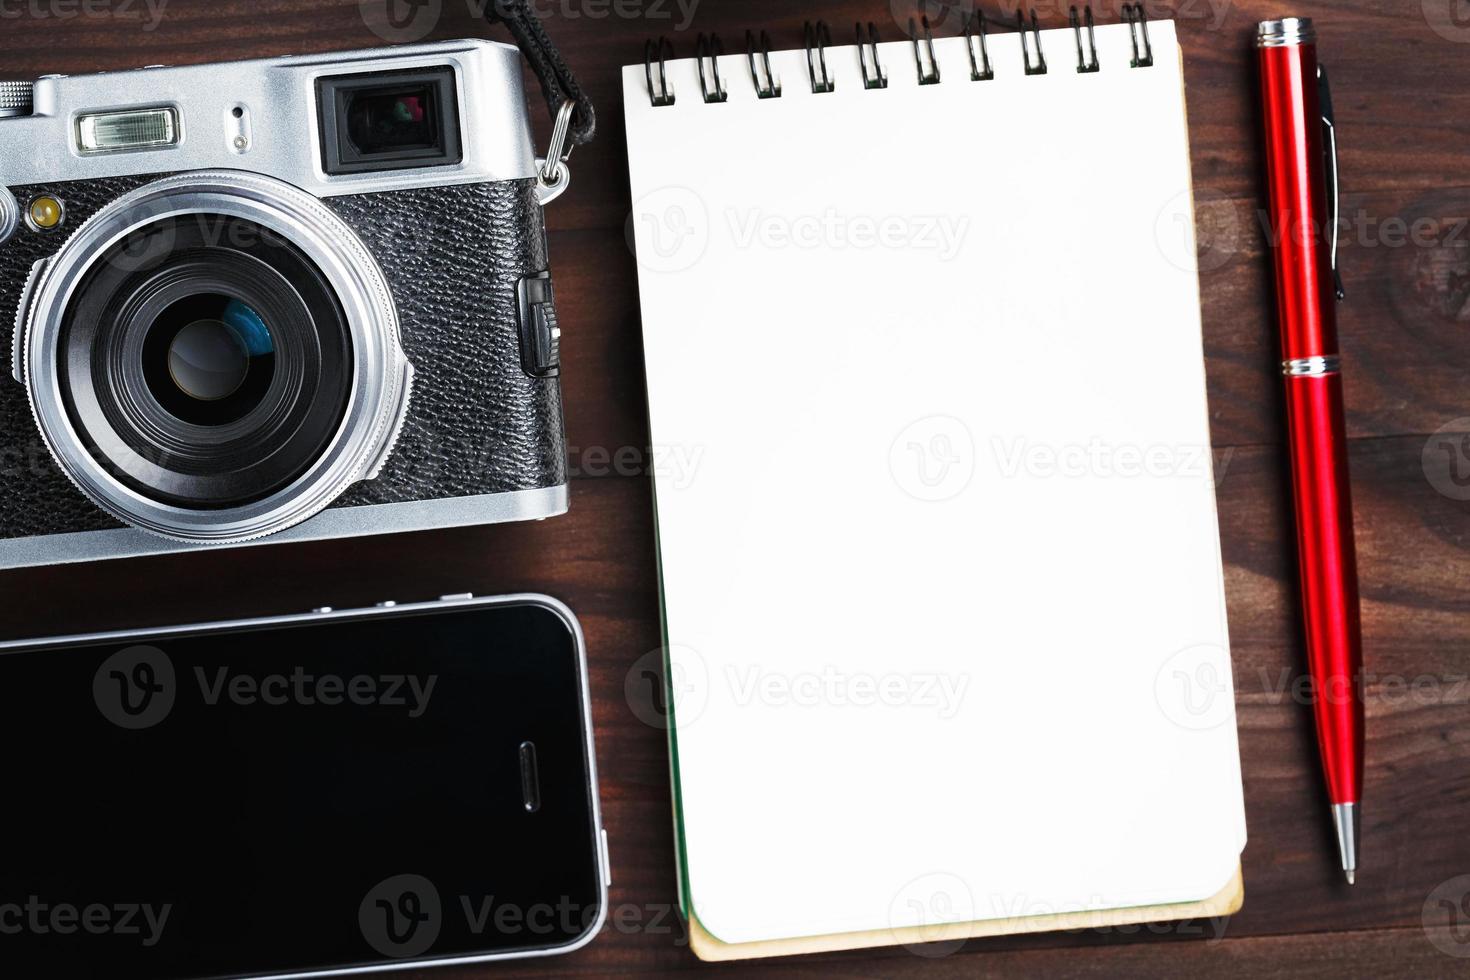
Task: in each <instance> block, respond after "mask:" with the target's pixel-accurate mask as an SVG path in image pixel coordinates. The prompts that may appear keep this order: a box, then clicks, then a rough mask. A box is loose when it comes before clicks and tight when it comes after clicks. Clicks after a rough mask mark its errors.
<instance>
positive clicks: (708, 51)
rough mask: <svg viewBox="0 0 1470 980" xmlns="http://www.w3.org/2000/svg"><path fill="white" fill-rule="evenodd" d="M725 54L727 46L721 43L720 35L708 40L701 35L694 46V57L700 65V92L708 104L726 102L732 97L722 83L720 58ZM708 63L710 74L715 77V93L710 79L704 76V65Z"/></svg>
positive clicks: (713, 35) (712, 36)
mask: <svg viewBox="0 0 1470 980" xmlns="http://www.w3.org/2000/svg"><path fill="white" fill-rule="evenodd" d="M724 53H725V45H724V44H723V43H721V41H720V35H718V34H711V35H710V36H709V37H708V38H706V37H705V36H704V35H703V34H700V35H699V40H698V41H696V42H695V44H694V57H695V60H696V61H697V62H698V63H699V90H700V91H701V92H702V93H704V101H705V102H706V103H709V102H724V101H725V100H726V99H728V98H729V97H730V93H729V92H727V91H725V83H724V82H722V81H720V62H719V57H720V55H722V54H724ZM706 61H708V62H709V65H710V74H711V75H712V76H714V80H715V88H714V91H713V92H711V91H710V87H709V79H707V78H706V77H705V75H704V63H705V62H706Z"/></svg>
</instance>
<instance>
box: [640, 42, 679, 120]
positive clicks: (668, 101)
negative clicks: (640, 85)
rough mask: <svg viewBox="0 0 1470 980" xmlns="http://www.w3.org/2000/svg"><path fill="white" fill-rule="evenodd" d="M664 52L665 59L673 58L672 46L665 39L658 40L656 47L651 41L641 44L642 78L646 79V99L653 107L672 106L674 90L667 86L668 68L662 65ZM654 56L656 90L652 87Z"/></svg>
mask: <svg viewBox="0 0 1470 980" xmlns="http://www.w3.org/2000/svg"><path fill="white" fill-rule="evenodd" d="M665 51H667V52H668V55H667V57H669V58H672V57H673V56H674V45H673V44H671V43H670V42H669V39H668V38H666V37H661V38H659V39H658V44H657V45H656V46H655V44H654V42H653V41H644V42H643V77H644V78H646V79H648V98H649V99H650V100H651V101H652V102H653V104H654V106H655V107H662V106H666V105H673V104H674V89H673V86H671V85H670V84H669V69H668V66H667V65H666V64H664V58H665V54H664V52H665ZM655 54H657V56H658V87H657V88H654V86H653V59H654V55H655Z"/></svg>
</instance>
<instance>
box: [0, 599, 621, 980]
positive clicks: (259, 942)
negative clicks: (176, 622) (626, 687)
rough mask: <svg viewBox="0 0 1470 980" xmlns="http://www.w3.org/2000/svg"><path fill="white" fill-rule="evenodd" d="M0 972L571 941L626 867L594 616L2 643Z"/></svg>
mask: <svg viewBox="0 0 1470 980" xmlns="http://www.w3.org/2000/svg"><path fill="white" fill-rule="evenodd" d="M0 744H3V745H4V746H5V756H6V761H5V766H4V785H5V800H6V806H5V807H4V808H3V810H0V847H3V853H4V855H5V857H4V859H3V860H0V976H16V977H20V976H66V977H87V976H99V977H100V976H106V977H148V978H156V980H176V978H195V977H200V978H204V977H244V976H250V977H255V976H261V977H317V976H329V975H344V974H354V973H365V972H372V971H378V970H384V969H391V968H394V967H397V966H408V965H412V966H415V967H417V966H428V965H433V964H465V963H476V962H482V961H486V960H495V959H503V958H512V957H525V956H540V955H548V954H553V953H563V952H568V951H570V950H574V949H577V948H579V947H580V946H582V945H584V944H586V943H587V942H589V941H590V940H591V939H592V937H593V936H594V935H596V933H597V932H598V931H599V930H600V929H601V927H602V924H603V921H604V919H605V916H606V908H607V888H608V885H609V883H610V874H609V869H608V858H607V843H606V842H607V838H606V835H605V833H604V832H603V829H602V822H601V814H600V810H599V806H598V795H597V776H596V766H595V757H594V753H593V742H592V727H591V723H590V707H589V700H588V688H587V655H586V648H585V645H584V643H583V639H582V631H581V628H580V626H579V625H578V623H577V620H576V618H575V617H574V616H573V615H572V613H571V611H570V610H569V609H567V607H566V606H564V605H562V604H561V603H559V602H557V601H556V600H554V599H550V598H547V597H545V596H512V597H506V598H495V599H475V598H472V597H468V596H463V597H446V598H444V599H441V600H439V601H437V602H428V603H419V604H413V605H394V604H393V603H383V604H381V605H379V606H376V607H374V608H371V609H353V610H340V611H338V610H331V609H320V610H317V611H316V612H313V613H308V614H304V615H298V616H285V617H278V618H270V619H259V620H250V621H242V622H226V623H208V624H201V625H195V626H184V627H171V628H167V629H154V630H138V631H129V632H120V633H108V634H102V635H94V636H78V637H66V638H61V639H50V640H41V641H27V642H20V643H3V644H0Z"/></svg>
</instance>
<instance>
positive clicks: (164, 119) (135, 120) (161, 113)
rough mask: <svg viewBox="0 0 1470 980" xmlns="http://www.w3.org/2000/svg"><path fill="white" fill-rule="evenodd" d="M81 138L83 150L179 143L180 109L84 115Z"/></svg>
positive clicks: (79, 131) (111, 150)
mask: <svg viewBox="0 0 1470 980" xmlns="http://www.w3.org/2000/svg"><path fill="white" fill-rule="evenodd" d="M77 141H78V144H79V146H80V147H81V151H82V152H83V153H117V152H120V151H123V150H147V149H157V148H159V147H165V146H175V145H177V144H178V142H179V115H178V111H177V110H175V109H169V108H163V109H133V110H129V111H127V112H99V113H95V114H93V115H89V116H82V117H80V118H79V119H78V120H77Z"/></svg>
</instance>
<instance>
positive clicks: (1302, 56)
mask: <svg viewBox="0 0 1470 980" xmlns="http://www.w3.org/2000/svg"><path fill="white" fill-rule="evenodd" d="M1256 48H1257V54H1258V56H1259V61H1260V68H1261V104H1262V112H1261V115H1262V117H1263V119H1264V121H1265V129H1266V140H1265V150H1266V185H1267V193H1268V207H1269V212H1268V213H1269V216H1270V219H1271V220H1270V225H1269V227H1270V228H1271V229H1272V231H1273V233H1274V236H1275V249H1274V250H1273V252H1274V259H1275V266H1276V297H1277V314H1278V317H1279V319H1280V325H1281V369H1282V373H1283V374H1284V375H1285V384H1286V422H1287V428H1288V434H1289V442H1290V453H1291V477H1292V487H1293V491H1294V495H1295V502H1296V528H1297V550H1298V561H1299V562H1300V566H1301V593H1302V619H1303V622H1304V625H1305V627H1306V641H1307V662H1308V664H1309V666H1310V669H1311V675H1312V688H1313V695H1314V697H1313V710H1314V712H1315V714H1316V722H1317V741H1318V743H1319V745H1320V746H1321V750H1322V767H1323V769H1324V770H1325V772H1326V775H1327V798H1328V802H1330V803H1331V804H1332V821H1333V827H1334V829H1335V830H1336V832H1337V841H1338V846H1339V849H1340V851H1341V854H1342V870H1343V873H1344V874H1345V875H1346V876H1347V880H1348V884H1352V882H1353V879H1354V878H1355V876H1356V875H1357V870H1358V826H1359V823H1358V821H1359V819H1360V817H1359V804H1360V802H1361V797H1362V782H1363V696H1362V688H1361V684H1362V665H1363V652H1362V635H1361V634H1362V630H1361V624H1360V620H1359V612H1358V568H1357V557H1356V554H1355V552H1354V548H1353V508H1352V501H1351V497H1350V495H1349V491H1348V452H1347V433H1346V427H1345V425H1344V421H1343V400H1342V376H1341V374H1340V373H1339V361H1338V349H1337V309H1336V306H1337V301H1338V300H1340V299H1341V298H1342V285H1341V280H1340V279H1338V277H1337V269H1336V251H1337V244H1336V243H1337V194H1338V191H1337V139H1336V131H1335V129H1334V127H1333V120H1332V103H1331V98H1330V96H1329V95H1328V89H1327V78H1326V75H1325V74H1324V73H1323V72H1322V69H1321V67H1320V66H1319V65H1318V64H1317V43H1316V34H1315V32H1314V31H1313V29H1312V22H1311V20H1309V19H1308V18H1305V17H1301V18H1298V17H1287V18H1284V19H1281V20H1268V21H1262V22H1261V23H1260V25H1259V27H1258V29H1257V34H1256Z"/></svg>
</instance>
